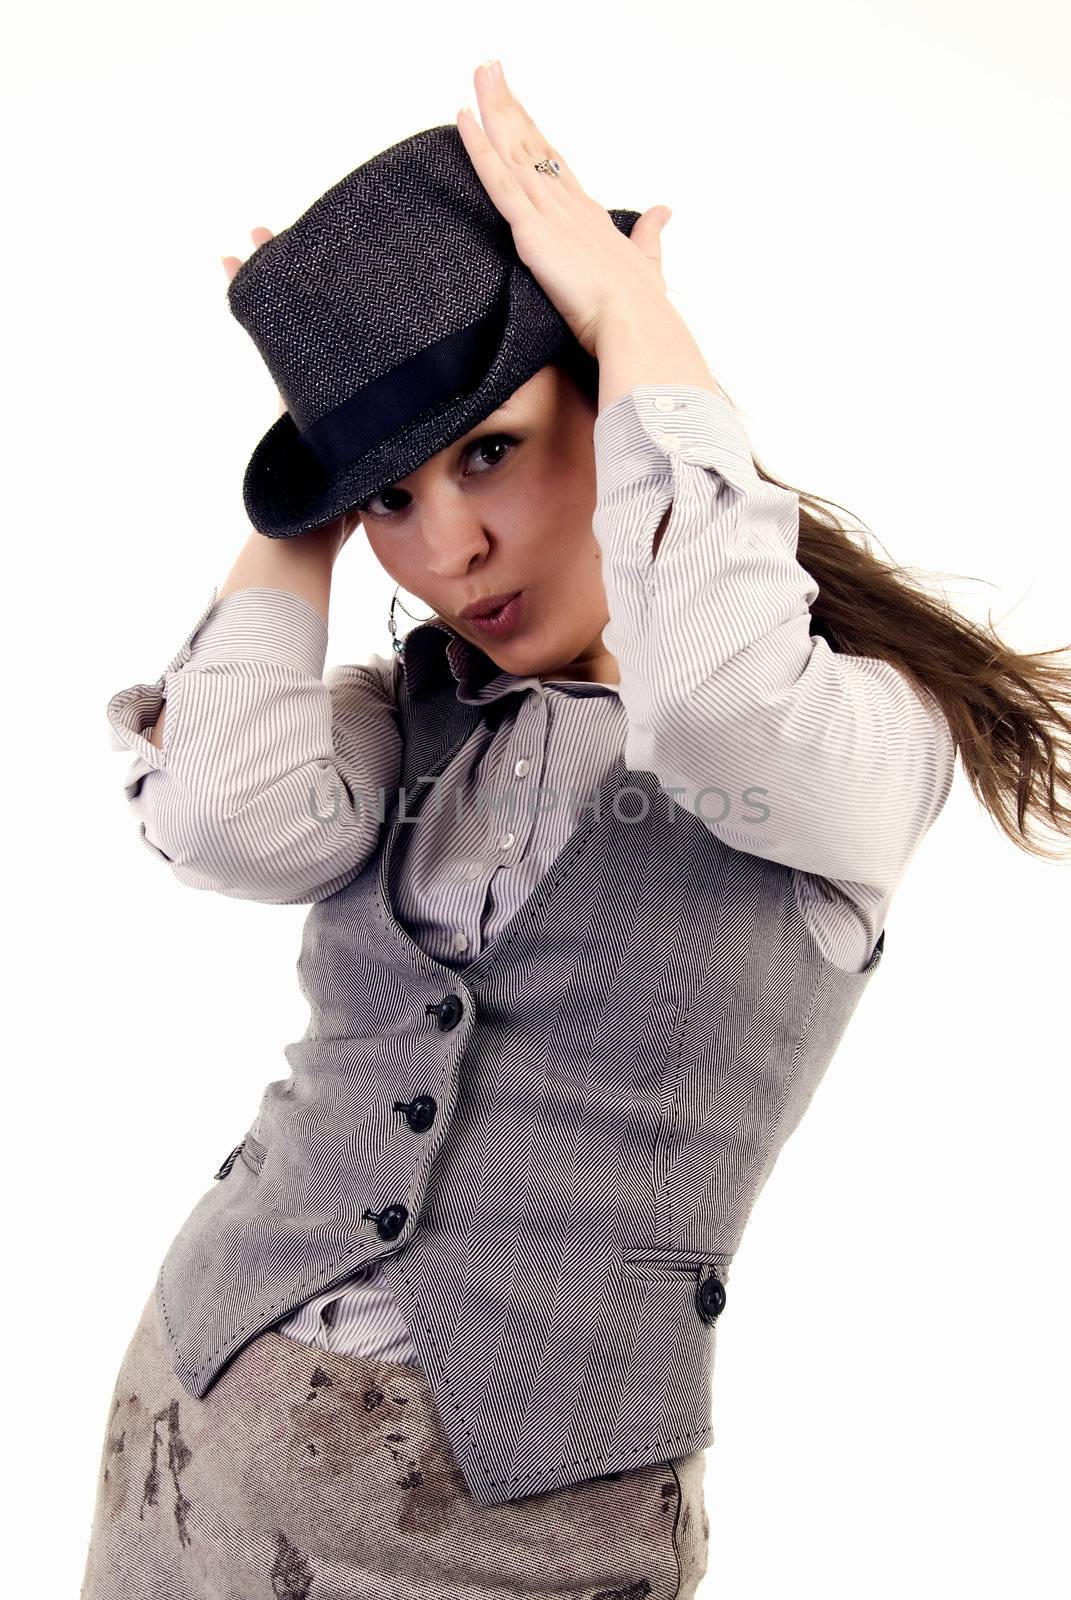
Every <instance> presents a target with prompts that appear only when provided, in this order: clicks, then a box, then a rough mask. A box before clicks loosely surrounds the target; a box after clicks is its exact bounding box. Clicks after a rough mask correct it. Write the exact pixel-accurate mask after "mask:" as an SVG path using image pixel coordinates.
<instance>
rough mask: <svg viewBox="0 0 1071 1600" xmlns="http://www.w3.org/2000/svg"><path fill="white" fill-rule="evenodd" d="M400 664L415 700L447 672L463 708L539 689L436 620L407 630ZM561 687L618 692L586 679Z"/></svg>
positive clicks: (537, 682)
mask: <svg viewBox="0 0 1071 1600" xmlns="http://www.w3.org/2000/svg"><path fill="white" fill-rule="evenodd" d="M401 661H402V667H403V670H404V672H405V681H406V686H407V688H408V690H409V692H410V694H411V695H415V696H417V697H421V696H424V695H426V694H427V693H428V692H429V690H430V689H431V688H433V687H434V686H435V683H436V681H441V680H442V678H443V677H444V675H445V674H446V672H447V671H449V673H450V675H451V676H452V677H453V680H454V683H455V685H456V692H457V698H458V700H460V701H461V702H463V704H465V705H485V704H486V703H487V702H488V701H490V700H500V699H501V698H502V696H503V695H506V694H516V693H521V692H524V691H527V690H528V689H531V688H533V687H535V686H539V687H542V685H541V683H540V680H539V678H536V677H518V676H517V674H516V673H513V672H506V671H504V670H503V668H502V667H500V666H499V665H498V664H497V662H495V661H492V659H491V657H490V656H489V655H487V654H486V652H485V651H483V650H481V649H480V647H479V646H478V645H475V644H473V643H472V641H471V640H470V639H466V638H464V636H463V635H462V634H460V633H458V632H457V631H456V629H454V628H451V627H450V625H449V624H448V623H446V622H441V621H439V620H430V621H426V622H421V623H419V624H418V625H417V627H415V628H411V629H410V630H409V632H408V633H407V634H406V636H405V643H404V647H403V649H402V652H401ZM561 687H563V688H567V689H575V690H577V691H579V692H581V693H583V692H592V691H599V690H602V691H606V690H610V691H611V692H612V693H614V694H616V693H617V692H618V685H617V684H616V683H613V684H611V683H591V682H588V681H587V680H586V679H570V680H568V682H567V683H564V684H562V685H561Z"/></svg>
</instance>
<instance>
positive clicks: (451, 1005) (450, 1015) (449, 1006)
mask: <svg viewBox="0 0 1071 1600" xmlns="http://www.w3.org/2000/svg"><path fill="white" fill-rule="evenodd" d="M464 1009H465V1007H464V1006H463V1005H462V1003H461V996H460V995H456V994H448V995H447V996H446V998H445V999H443V1000H440V1001H439V1002H438V1004H437V1005H433V1006H425V1007H424V1010H425V1011H426V1012H427V1014H428V1016H429V1017H430V1016H436V1017H438V1019H439V1027H440V1028H441V1029H442V1030H443V1032H444V1033H445V1032H446V1030H447V1029H448V1028H456V1027H457V1025H458V1023H459V1022H460V1021H461V1014H462V1012H463V1011H464Z"/></svg>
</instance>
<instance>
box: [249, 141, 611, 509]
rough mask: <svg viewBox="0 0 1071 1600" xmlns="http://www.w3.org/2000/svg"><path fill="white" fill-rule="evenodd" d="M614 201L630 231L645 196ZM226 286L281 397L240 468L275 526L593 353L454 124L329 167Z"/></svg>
mask: <svg viewBox="0 0 1071 1600" xmlns="http://www.w3.org/2000/svg"><path fill="white" fill-rule="evenodd" d="M546 181H547V182H548V183H554V182H556V181H557V180H556V179H555V178H553V177H550V176H548V177H547V180H546ZM609 215H610V217H611V218H612V219H613V221H614V224H615V225H616V226H617V227H618V228H619V229H620V230H621V232H622V233H625V234H629V233H631V231H632V228H633V226H634V225H635V223H636V221H637V220H638V218H639V216H640V213H639V212H638V211H632V210H620V209H614V210H610V212H609ZM228 301H229V304H230V308H231V311H232V312H233V314H234V316H235V317H236V318H237V320H238V322H239V323H240V324H241V325H242V327H243V328H244V329H245V330H246V332H247V333H248V334H249V336H250V338H251V339H252V340H253V342H254V344H255V345H256V347H257V349H258V350H259V351H260V354H261V356H262V358H263V360H264V362H265V364H266V365H267V367H268V370H269V371H270V373H271V375H272V378H273V379H274V381H275V384H276V387H277V388H278V390H279V392H280V394H281V395H282V398H283V400H284V402H285V404H286V407H287V410H286V412H285V413H284V414H283V415H282V416H281V417H280V418H279V419H278V421H277V422H275V423H274V424H273V426H272V427H271V428H269V430H268V432H267V433H266V434H265V435H264V437H263V438H262V439H261V440H260V442H259V444H258V445H257V446H256V448H255V450H254V451H253V454H252V457H251V458H250V461H249V464H248V466H247V468H246V472H245V478H244V481H243V485H242V496H243V500H244V502H245V509H246V513H247V515H248V517H249V519H250V521H251V522H252V524H253V526H254V527H255V528H256V529H258V530H259V532H261V533H263V534H267V535H268V536H269V537H272V538H279V539H286V538H291V537H292V536H293V535H295V534H299V533H304V532H305V531H307V530H308V529H311V528H316V527H320V526H322V525H323V524H324V523H327V522H332V521H334V520H335V518H336V517H339V516H341V515H342V514H343V512H345V511H348V510H349V509H350V508H351V507H352V506H353V505H354V504H355V503H357V502H358V501H364V500H366V499H368V498H369V497H370V496H371V495H374V494H375V493H376V492H377V491H378V490H379V489H381V488H384V487H386V486H387V485H388V484H390V483H393V482H396V481H397V480H398V479H399V478H402V477H405V476H406V475H407V474H408V473H410V472H414V471H415V470H416V469H417V467H419V466H420V465H421V464H422V463H423V462H424V461H426V460H428V459H429V457H431V456H433V455H435V454H436V453H437V452H438V451H440V450H444V449H445V448H446V447H447V445H449V444H451V443H453V441H454V440H455V439H458V438H460V437H461V436H462V435H464V434H465V433H468V432H469V431H470V430H471V429H472V428H473V427H474V426H475V425H476V424H477V423H479V422H480V421H481V420H482V419H483V418H484V417H486V416H489V415H490V413H491V412H493V411H495V410H497V409H498V407H499V406H500V405H502V404H503V402H504V401H505V400H506V399H507V398H508V396H509V395H511V394H512V393H513V391H514V390H515V389H517V388H519V387H520V385H521V384H523V383H526V382H527V381H528V379H529V378H531V377H533V376H534V374H535V373H536V372H538V371H539V369H540V368H541V367H543V366H545V365H546V364H547V362H549V361H551V360H552V359H554V358H556V357H561V356H563V355H564V356H565V357H566V358H567V361H568V362H570V363H573V364H575V365H576V366H577V367H579V366H581V365H583V363H585V362H587V363H590V365H591V366H592V367H595V363H594V362H593V361H592V358H591V357H589V356H588V354H587V352H586V351H584V350H583V349H582V347H581V346H580V345H579V343H578V342H577V341H576V339H575V338H574V337H573V335H572V333H571V331H570V329H569V327H568V325H567V324H566V322H565V321H564V319H563V318H562V317H561V315H560V314H559V312H558V311H557V309H556V308H555V306H554V305H553V303H552V302H551V301H550V299H548V297H547V295H546V294H545V293H544V291H543V290H542V288H541V287H540V285H539V284H538V283H537V281H536V279H535V278H534V277H533V275H532V273H531V272H530V271H529V270H528V268H527V267H526V266H525V265H524V263H523V262H522V261H521V260H520V258H519V257H518V255H517V252H516V249H515V247H514V244H513V234H512V230H511V228H510V226H509V223H508V222H507V221H506V220H505V218H504V217H502V216H501V214H500V213H499V211H498V210H497V208H496V207H495V205H494V203H493V202H492V200H491V199H490V197H489V196H488V194H487V192H486V190H485V189H484V187H483V184H482V182H481V180H480V178H479V175H478V173H477V172H476V170H475V168H474V167H473V165H472V162H471V160H470V158H469V154H468V151H467V150H466V149H465V146H464V143H463V141H462V138H461V135H460V133H459V132H458V130H457V128H456V127H455V126H454V125H452V124H449V123H444V124H442V125H440V126H436V127H432V128H425V129H424V130H422V131H421V132H419V133H416V134H413V135H412V136H411V137H410V138H407V139H403V140H401V141H400V142H399V143H398V144H394V145H391V146H390V147H389V148H388V149H386V150H383V151H381V152H380V154H378V155H376V156H373V157H372V158H371V159H370V160H368V161H366V162H364V163H363V164H362V165H361V166H359V167H357V168H355V169H354V171H352V172H350V173H349V174H348V175H347V176H346V177H344V178H342V179H341V180H340V182H338V183H336V184H334V185H333V186H332V187H331V188H330V189H328V190H327V192H326V194H324V195H322V196H321V197H320V199H319V200H317V201H316V202H315V203H314V204H313V205H311V206H310V207H309V208H308V210H307V211H305V212H303V213H302V215H301V216H300V217H298V219H297V220H296V222H293V223H292V224H291V225H290V226H289V227H288V228H284V229H283V230H282V231H281V232H279V233H277V234H276V235H275V236H274V237H273V238H272V239H269V240H268V241H267V242H266V243H264V244H262V245H260V246H259V247H258V248H257V249H256V250H254V252H253V253H252V255H250V256H249V257H248V258H247V260H246V261H245V262H243V264H242V266H241V267H240V268H239V270H238V272H237V273H236V274H235V276H234V278H233V279H232V280H231V283H230V287H229V289H228ZM596 370H597V369H596Z"/></svg>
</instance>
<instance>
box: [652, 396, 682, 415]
mask: <svg viewBox="0 0 1071 1600" xmlns="http://www.w3.org/2000/svg"><path fill="white" fill-rule="evenodd" d="M676 403H677V402H676V401H675V400H671V399H670V397H669V395H668V394H656V395H655V410H656V411H672V410H673V408H674V406H675V405H676Z"/></svg>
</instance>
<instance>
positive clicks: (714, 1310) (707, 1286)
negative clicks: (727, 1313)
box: [695, 1278, 725, 1322]
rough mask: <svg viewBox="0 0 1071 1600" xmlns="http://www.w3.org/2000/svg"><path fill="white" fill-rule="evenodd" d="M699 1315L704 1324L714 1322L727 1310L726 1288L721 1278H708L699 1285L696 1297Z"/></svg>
mask: <svg viewBox="0 0 1071 1600" xmlns="http://www.w3.org/2000/svg"><path fill="white" fill-rule="evenodd" d="M695 1301H696V1305H697V1306H698V1307H699V1315H700V1316H701V1317H702V1318H703V1321H704V1322H713V1321H714V1318H715V1317H716V1316H718V1315H719V1314H720V1313H721V1312H722V1311H723V1310H724V1308H725V1288H724V1285H723V1284H722V1281H721V1279H720V1278H707V1279H706V1281H705V1282H703V1283H701V1284H700V1285H699V1289H698V1291H697V1292H696V1297H695Z"/></svg>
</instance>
